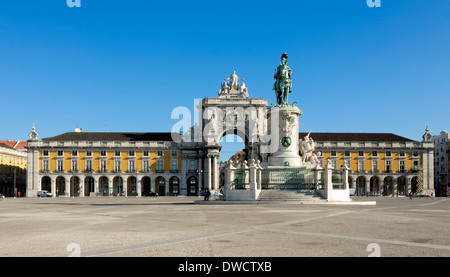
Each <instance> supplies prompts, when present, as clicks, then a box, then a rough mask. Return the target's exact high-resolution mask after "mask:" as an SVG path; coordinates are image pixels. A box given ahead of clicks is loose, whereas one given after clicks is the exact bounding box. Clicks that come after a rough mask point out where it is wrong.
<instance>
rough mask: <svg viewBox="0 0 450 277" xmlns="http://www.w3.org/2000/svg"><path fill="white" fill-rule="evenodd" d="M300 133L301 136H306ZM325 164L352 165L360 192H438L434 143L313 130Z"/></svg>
mask: <svg viewBox="0 0 450 277" xmlns="http://www.w3.org/2000/svg"><path fill="white" fill-rule="evenodd" d="M306 135H307V134H306V133H300V138H303V137H304V136H306ZM310 136H311V138H313V139H314V141H315V150H316V155H317V157H318V159H319V161H320V164H321V166H325V164H326V163H327V161H328V160H329V161H330V162H331V164H332V165H333V167H334V168H336V169H338V168H340V167H341V166H343V165H344V162H345V163H346V164H347V165H348V167H349V168H350V171H349V177H348V182H349V187H350V188H353V189H354V190H355V193H356V195H385V196H397V195H407V194H408V193H409V192H410V191H411V192H413V193H415V194H431V193H433V194H434V185H433V144H432V142H431V140H429V139H425V138H424V141H422V142H418V141H413V140H411V139H408V138H404V137H401V136H398V135H395V134H391V133H311V134H310Z"/></svg>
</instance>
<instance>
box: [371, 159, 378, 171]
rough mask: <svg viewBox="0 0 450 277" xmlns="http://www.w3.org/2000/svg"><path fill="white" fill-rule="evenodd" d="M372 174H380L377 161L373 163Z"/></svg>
mask: <svg viewBox="0 0 450 277" xmlns="http://www.w3.org/2000/svg"><path fill="white" fill-rule="evenodd" d="M372 172H374V173H376V172H378V161H377V160H373V161H372Z"/></svg>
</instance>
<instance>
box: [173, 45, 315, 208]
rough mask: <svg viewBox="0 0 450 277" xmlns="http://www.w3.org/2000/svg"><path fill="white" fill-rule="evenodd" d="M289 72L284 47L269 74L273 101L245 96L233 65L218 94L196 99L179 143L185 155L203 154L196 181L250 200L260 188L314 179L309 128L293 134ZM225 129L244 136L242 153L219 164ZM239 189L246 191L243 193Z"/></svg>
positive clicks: (295, 111)
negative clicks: (305, 132) (190, 121)
mask: <svg viewBox="0 0 450 277" xmlns="http://www.w3.org/2000/svg"><path fill="white" fill-rule="evenodd" d="M291 74H292V71H291V69H290V68H289V66H288V65H287V54H286V53H284V54H283V55H282V56H281V63H280V65H279V66H278V67H277V70H276V73H275V75H274V79H275V82H274V85H273V90H274V91H275V98H276V104H275V105H269V104H268V101H267V100H265V99H262V98H252V97H250V94H249V89H248V88H247V86H246V84H245V83H244V79H242V78H240V77H238V75H237V73H236V71H233V73H232V74H231V76H229V77H228V78H224V80H223V81H222V82H221V85H220V90H219V91H218V92H217V95H218V97H215V98H204V99H201V100H200V101H199V103H198V105H197V109H198V113H199V115H198V118H199V120H198V124H195V125H194V126H192V127H191V128H189V130H187V131H186V132H182V134H181V137H180V142H179V143H180V146H181V148H182V149H183V154H184V155H185V156H186V157H190V158H193V156H195V155H198V156H199V158H200V160H202V159H204V160H202V161H200V162H199V167H198V168H199V169H200V171H201V173H202V174H205V176H204V177H205V178H200V179H203V180H204V182H205V183H204V184H200V186H201V187H205V188H210V189H214V190H217V189H221V190H222V191H224V193H225V194H228V196H230V195H231V197H228V198H230V199H231V200H232V199H236V198H240V199H243V200H244V199H250V200H251V199H253V200H254V199H256V198H257V194H258V192H257V191H258V190H261V189H262V188H270V189H297V190H300V189H305V188H307V187H308V188H310V187H311V186H314V187H315V186H316V185H317V183H318V179H319V177H320V176H319V175H320V174H318V170H320V169H322V168H320V165H319V161H318V160H317V157H315V154H314V141H313V140H312V138H310V137H309V134H308V135H307V136H305V137H304V138H299V135H298V134H299V117H300V115H301V114H302V111H301V110H300V109H299V108H298V107H296V105H295V104H296V102H294V103H292V104H290V103H289V102H288V96H289V94H290V93H291V92H292V81H291ZM228 134H235V135H237V136H239V137H240V138H241V139H242V140H243V141H244V143H245V149H244V152H245V155H242V156H241V157H240V158H239V159H237V160H229V161H227V162H226V163H225V165H223V166H222V167H221V168H219V155H220V150H221V146H220V144H219V142H220V140H221V139H222V138H223V137H224V136H226V135H228ZM322 175H323V174H322ZM322 175H321V176H322ZM221 177H222V183H221V182H219V179H220V178H221ZM221 184H223V187H221ZM252 185H253V188H254V189H253V192H251V193H250V191H251V189H249V188H250V187H252ZM237 190H239V192H240V193H237V192H236V191H237ZM243 191H248V193H247V195H246V196H242V192H243ZM238 194H241V196H237V195H238Z"/></svg>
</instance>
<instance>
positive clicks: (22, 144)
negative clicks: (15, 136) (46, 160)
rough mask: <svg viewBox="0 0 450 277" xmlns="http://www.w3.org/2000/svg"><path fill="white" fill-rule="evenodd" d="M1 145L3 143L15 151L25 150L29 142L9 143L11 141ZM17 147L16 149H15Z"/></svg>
mask: <svg viewBox="0 0 450 277" xmlns="http://www.w3.org/2000/svg"><path fill="white" fill-rule="evenodd" d="M0 143H3V144H5V145H7V146H9V147H11V148H14V149H22V148H23V149H25V147H26V146H27V142H26V141H9V140H4V141H0ZM14 146H15V147H14Z"/></svg>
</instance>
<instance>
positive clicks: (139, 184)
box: [136, 178, 142, 197]
mask: <svg viewBox="0 0 450 277" xmlns="http://www.w3.org/2000/svg"><path fill="white" fill-rule="evenodd" d="M136 190H137V196H138V197H141V196H142V178H141V179H138V178H136Z"/></svg>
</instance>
